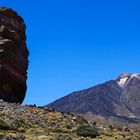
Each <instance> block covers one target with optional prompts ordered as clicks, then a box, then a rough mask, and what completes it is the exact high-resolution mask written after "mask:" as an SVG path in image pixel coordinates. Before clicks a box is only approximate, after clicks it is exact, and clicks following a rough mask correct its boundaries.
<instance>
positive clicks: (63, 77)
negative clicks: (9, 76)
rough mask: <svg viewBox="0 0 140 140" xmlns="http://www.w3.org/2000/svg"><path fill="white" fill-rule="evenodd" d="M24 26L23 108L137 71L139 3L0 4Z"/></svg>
mask: <svg viewBox="0 0 140 140" xmlns="http://www.w3.org/2000/svg"><path fill="white" fill-rule="evenodd" d="M0 5H1V6H6V7H10V8H12V9H14V10H15V11H17V12H18V13H19V14H20V15H21V16H22V17H23V18H24V20H25V22H26V25H27V31H26V33H27V45H28V48H29V51H30V57H29V60H30V65H29V70H28V81H27V84H28V90H27V95H26V98H25V101H24V104H34V103H36V104H37V105H45V104H48V103H50V102H52V101H54V100H56V99H58V98H60V97H63V96H64V95H67V94H69V93H71V92H73V91H76V90H81V89H85V88H88V87H90V86H93V85H96V84H99V83H102V82H104V81H107V80H109V79H114V78H116V77H117V75H119V74H120V73H122V72H130V73H140V64H139V63H140V62H139V61H140V8H139V5H140V1H139V0H133V1H132V0H96V1H95V0H59V1H58V0H51V1H50V0H39V1H38V0H20V1H19V0H4V1H0Z"/></svg>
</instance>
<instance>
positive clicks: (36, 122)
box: [0, 101, 140, 140]
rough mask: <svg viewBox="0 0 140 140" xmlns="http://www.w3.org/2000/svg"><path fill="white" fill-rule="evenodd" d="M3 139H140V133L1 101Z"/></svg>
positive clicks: (79, 117) (0, 124)
mask: <svg viewBox="0 0 140 140" xmlns="http://www.w3.org/2000/svg"><path fill="white" fill-rule="evenodd" d="M0 116H1V117H0V139H2V140H109V139H111V140H128V139H130V138H131V139H132V140H140V132H139V131H137V132H136V131H133V130H129V132H128V131H124V130H121V129H119V130H117V129H114V128H112V127H109V126H102V125H98V124H97V125H96V123H95V122H94V123H92V122H88V121H87V120H85V119H84V118H83V117H81V116H77V115H75V114H73V113H69V114H67V113H63V112H55V111H54V110H50V109H48V108H38V107H35V106H32V105H19V104H10V103H6V102H3V101H0Z"/></svg>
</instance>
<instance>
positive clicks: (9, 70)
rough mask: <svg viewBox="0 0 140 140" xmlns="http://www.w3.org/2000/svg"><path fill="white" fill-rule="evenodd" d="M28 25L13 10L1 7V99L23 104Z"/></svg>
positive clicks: (25, 87) (26, 66)
mask: <svg viewBox="0 0 140 140" xmlns="http://www.w3.org/2000/svg"><path fill="white" fill-rule="evenodd" d="M25 30H26V25H25V23H24V21H23V19H22V18H21V17H20V16H19V15H18V14H17V13H16V12H15V11H13V10H11V9H9V8H5V7H0V99H3V100H4V101H7V102H16V103H22V102H23V100H24V98H25V94H26V89H27V85H26V80H27V68H28V55H29V51H28V49H27V46H26V35H25Z"/></svg>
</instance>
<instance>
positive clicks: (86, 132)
mask: <svg viewBox="0 0 140 140" xmlns="http://www.w3.org/2000/svg"><path fill="white" fill-rule="evenodd" d="M76 134H77V135H78V136H83V137H91V138H96V136H98V135H99V133H98V129H97V128H96V127H95V126H89V125H81V126H79V127H78V129H77V130H76Z"/></svg>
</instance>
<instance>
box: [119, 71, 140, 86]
mask: <svg viewBox="0 0 140 140" xmlns="http://www.w3.org/2000/svg"><path fill="white" fill-rule="evenodd" d="M134 77H135V78H138V79H140V74H136V73H135V74H131V73H128V72H125V73H122V74H121V75H120V76H119V77H118V78H117V82H118V84H119V86H120V87H125V85H126V84H127V83H128V81H130V80H131V79H132V78H134Z"/></svg>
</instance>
